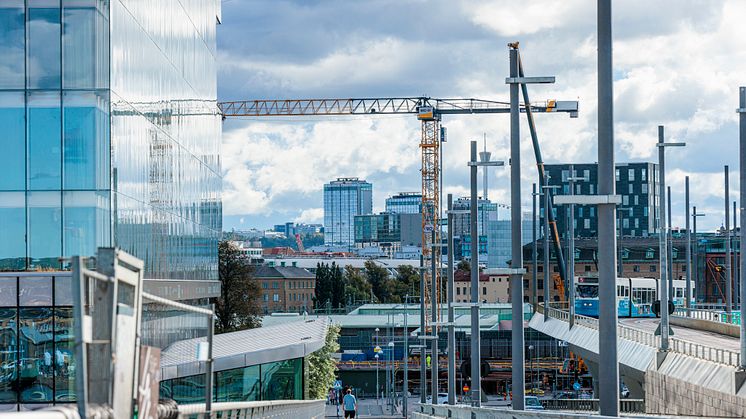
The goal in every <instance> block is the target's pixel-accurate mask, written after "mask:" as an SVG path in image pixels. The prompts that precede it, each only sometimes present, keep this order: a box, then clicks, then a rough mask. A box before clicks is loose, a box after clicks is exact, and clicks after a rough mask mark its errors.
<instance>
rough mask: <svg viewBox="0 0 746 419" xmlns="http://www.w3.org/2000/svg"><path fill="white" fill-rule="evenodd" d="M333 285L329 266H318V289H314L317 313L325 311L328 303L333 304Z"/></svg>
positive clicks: (320, 264)
mask: <svg viewBox="0 0 746 419" xmlns="http://www.w3.org/2000/svg"><path fill="white" fill-rule="evenodd" d="M331 300H332V284H331V278H330V277H329V265H327V264H326V263H318V264H316V288H315V289H314V297H313V302H314V308H315V309H316V311H319V310H323V309H324V308H325V307H326V304H327V302H328V303H329V304H331Z"/></svg>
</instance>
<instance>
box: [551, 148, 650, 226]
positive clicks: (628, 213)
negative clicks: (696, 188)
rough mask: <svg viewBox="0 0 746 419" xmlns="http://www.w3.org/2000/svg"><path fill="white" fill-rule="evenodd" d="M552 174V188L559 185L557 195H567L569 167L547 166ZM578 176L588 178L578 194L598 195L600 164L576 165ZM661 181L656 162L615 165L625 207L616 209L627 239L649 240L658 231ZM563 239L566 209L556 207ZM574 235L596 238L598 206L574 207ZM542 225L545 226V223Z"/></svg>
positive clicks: (579, 184) (577, 187)
mask: <svg viewBox="0 0 746 419" xmlns="http://www.w3.org/2000/svg"><path fill="white" fill-rule="evenodd" d="M544 167H545V168H546V172H547V174H549V176H550V177H549V185H551V186H559V187H560V188H559V189H557V190H556V192H554V194H555V195H568V194H569V193H570V185H569V183H568V182H567V179H568V176H569V175H570V165H569V164H547V165H544ZM574 170H575V176H576V177H585V178H586V179H588V181H576V182H575V194H576V195H595V194H597V193H598V191H597V185H598V164H596V163H593V164H576V165H574ZM659 189H660V188H659V182H658V165H657V164H654V163H619V164H617V165H616V193H617V195H621V196H622V205H620V206H619V207H618V208H617V212H618V214H619V216H620V217H621V229H622V234H623V235H624V236H633V237H634V236H642V237H647V236H650V235H653V234H657V232H658V225H657V220H658V215H659V214H658V208H660V198H659V197H660V190H659ZM540 202H541V204H540V207H541V210H540V219H541V222H542V223H543V222H544V202H543V200H540ZM554 211H555V213H554V215H555V217H556V220H557V227H558V229H559V234H560V237H563V238H564V237H565V236H566V234H567V227H568V223H567V217H568V214H569V212H567V207H566V206H560V205H558V206H555V207H554ZM574 223H575V236H576V237H595V236H596V235H597V234H598V216H597V214H596V208H595V206H586V205H576V206H575V220H574ZM542 225H543V224H542Z"/></svg>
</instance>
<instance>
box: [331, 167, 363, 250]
mask: <svg viewBox="0 0 746 419" xmlns="http://www.w3.org/2000/svg"><path fill="white" fill-rule="evenodd" d="M371 213H373V185H371V184H370V183H368V182H366V181H364V180H360V179H358V178H338V179H337V180H334V181H331V182H329V183H327V184H325V185H324V244H325V245H333V246H347V247H352V246H354V245H355V216H356V215H365V214H371Z"/></svg>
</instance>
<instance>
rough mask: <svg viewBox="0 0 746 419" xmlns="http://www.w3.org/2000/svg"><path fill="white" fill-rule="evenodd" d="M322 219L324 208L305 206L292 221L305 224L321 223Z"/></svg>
mask: <svg viewBox="0 0 746 419" xmlns="http://www.w3.org/2000/svg"><path fill="white" fill-rule="evenodd" d="M323 221H324V208H307V209H304V210H303V211H301V213H300V215H299V216H297V217H296V218H295V219H294V220H293V222H296V223H306V224H313V223H316V224H321V223H323Z"/></svg>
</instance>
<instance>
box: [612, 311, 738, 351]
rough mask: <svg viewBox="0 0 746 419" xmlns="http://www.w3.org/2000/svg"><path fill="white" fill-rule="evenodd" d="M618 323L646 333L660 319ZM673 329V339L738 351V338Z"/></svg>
mask: <svg viewBox="0 0 746 419" xmlns="http://www.w3.org/2000/svg"><path fill="white" fill-rule="evenodd" d="M619 323H621V324H623V325H625V326H629V327H634V328H635V329H640V330H645V331H648V332H654V331H655V329H656V328H657V327H658V323H660V319H657V318H632V319H619ZM671 329H673V332H674V335H673V337H675V338H678V339H682V340H686V341H689V342H694V343H698V344H701V345H707V346H712V347H715V348H722V349H728V350H734V351H738V350H740V344H739V341H738V338H734V337H731V336H726V335H721V334H718V333H713V332H706V331H702V330H696V329H689V328H686V327H681V326H671Z"/></svg>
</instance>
